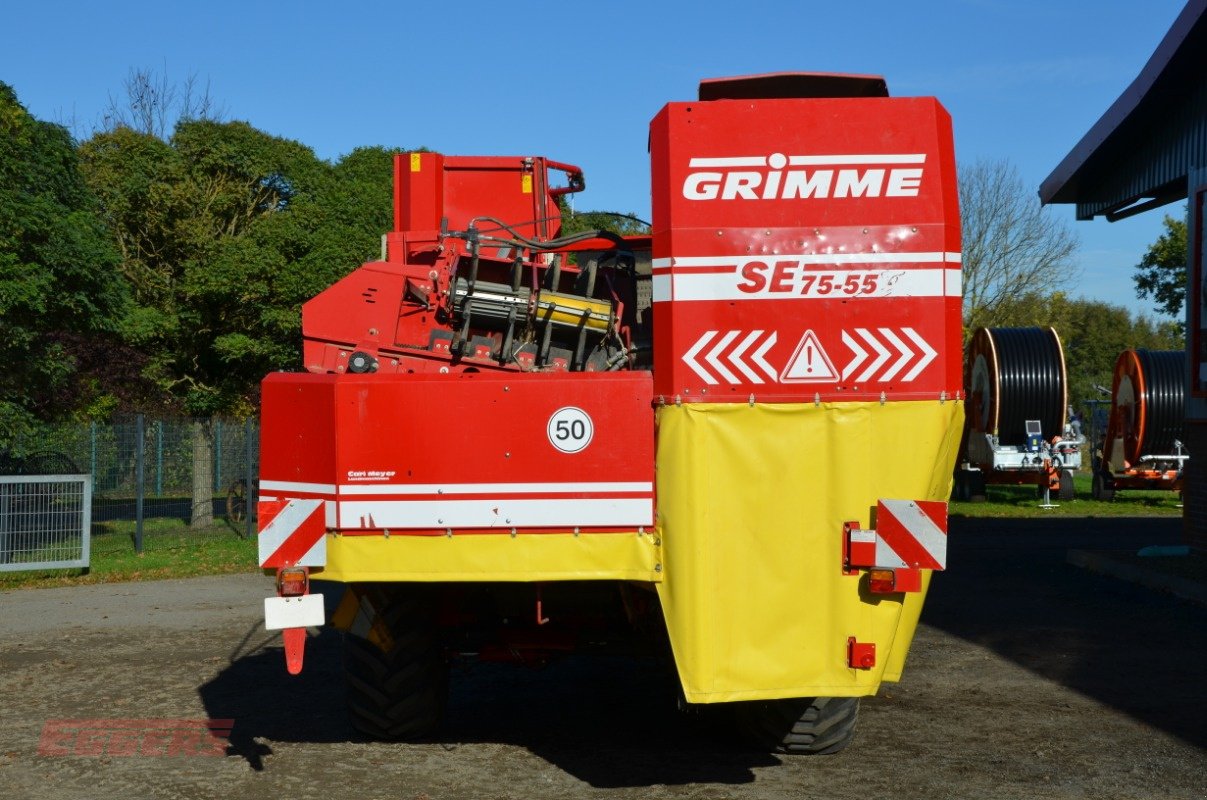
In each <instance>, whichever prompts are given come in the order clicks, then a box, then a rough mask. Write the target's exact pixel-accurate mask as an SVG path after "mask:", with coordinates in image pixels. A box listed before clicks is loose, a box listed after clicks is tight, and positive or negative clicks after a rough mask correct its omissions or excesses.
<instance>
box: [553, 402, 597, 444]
mask: <svg viewBox="0 0 1207 800" xmlns="http://www.w3.org/2000/svg"><path fill="white" fill-rule="evenodd" d="M546 433H547V435H548V436H549V444H551V445H553V446H554V447H556V448H557V449H558V450H561V451H562V452H563V453H578V452H581V451H583V450H584V449H586V447H587V445H589V444H591V437H592V436H594V435H595V424H594V423H592V422H591V417H590V416H589V415H588V414H587V412H586V411H583V410H582V409H581V408H576V407H574V406H565V407H563V408H559V409H558V410H557V411H554V412H553V416H551V417H550V418H549V425H548V427H547V428H546Z"/></svg>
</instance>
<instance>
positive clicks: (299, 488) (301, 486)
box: [260, 480, 335, 494]
mask: <svg viewBox="0 0 1207 800" xmlns="http://www.w3.org/2000/svg"><path fill="white" fill-rule="evenodd" d="M265 489H269V490H274V491H278V492H306V493H307V494H335V484H334V483H295V482H292V481H265V480H262V481H260V491H264V490H265Z"/></svg>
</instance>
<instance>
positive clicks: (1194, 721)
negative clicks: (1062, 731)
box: [922, 516, 1207, 747]
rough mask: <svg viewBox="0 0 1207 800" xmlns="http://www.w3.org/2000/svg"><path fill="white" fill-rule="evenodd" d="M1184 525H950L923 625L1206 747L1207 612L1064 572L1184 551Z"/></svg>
mask: <svg viewBox="0 0 1207 800" xmlns="http://www.w3.org/2000/svg"><path fill="white" fill-rule="evenodd" d="M1181 525H1182V520H1181V519H1180V518H1178V517H1145V518H1111V517H1103V518H1084V519H1067V518H1065V519H1057V518H1053V519H975V518H968V517H954V516H953V517H952V518H951V522H950V540H949V552H948V571H947V572H945V573H943V574H941V575H937V576H936V578H935V580H934V582H933V584H932V588H931V593H930V597H929V598H928V599H927V604H926V607H925V609H924V611H923V613H922V622H923V623H924V624H927V625H930V626H933V627H935V628H938V629H940V630H943V631H946V632H948V633H951V634H954V635H957V636H959V637H961V638H963V639H965V640H968V641H971V642H974V643H976V644H978V645H982V646H984V647H987V648H989V649H990V650H992V651H994V652H995V653H998V654H1000V655H1002V656H1004V657H1006V658H1008V659H1010V660H1011V661H1013V662H1015V663H1016V664H1019V665H1021V666H1023V667H1025V668H1026V669H1028V670H1031V671H1032V672H1034V673H1036V674H1038V675H1041V676H1042V677H1044V678H1046V679H1048V680H1051V681H1055V682H1058V683H1060V684H1062V685H1064V686H1067V687H1069V688H1071V689H1074V690H1075V691H1077V692H1080V693H1081V694H1083V695H1086V696H1088V697H1091V698H1094V699H1095V700H1097V701H1099V702H1101V703H1103V704H1106V705H1108V706H1111V707H1113V708H1116V709H1118V710H1120V711H1123V712H1124V713H1127V714H1128V715H1130V716H1132V717H1134V718H1135V719H1137V720H1140V721H1142V722H1144V723H1145V724H1147V725H1150V726H1152V727H1153V728H1156V729H1159V730H1162V731H1166V732H1168V733H1170V734H1173V735H1175V736H1177V737H1179V738H1181V739H1183V740H1185V741H1187V742H1189V743H1191V744H1194V745H1197V746H1199V747H1207V718H1205V717H1204V714H1203V710H1204V709H1205V708H1207V681H1204V680H1203V675H1204V668H1203V665H1204V664H1205V663H1207V610H1204V609H1203V608H1201V607H1198V606H1195V605H1193V604H1191V603H1187V602H1184V601H1181V600H1179V599H1178V598H1176V597H1173V596H1171V595H1166V594H1162V593H1160V592H1156V591H1153V590H1151V589H1147V588H1144V587H1142V586H1137V585H1133V584H1129V583H1125V582H1123V581H1120V580H1117V579H1114V578H1109V577H1105V576H1101V575H1096V574H1094V573H1090V572H1086V571H1084V570H1081V569H1078V568H1076V567H1073V566H1070V565H1069V564H1067V563H1066V561H1065V558H1066V554H1067V552H1068V550H1069V549H1070V548H1078V549H1085V550H1137V549H1139V548H1141V547H1144V546H1146V545H1158V544H1160V545H1167V544H1178V543H1179V542H1180V532H1181Z"/></svg>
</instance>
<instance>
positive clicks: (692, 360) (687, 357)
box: [683, 331, 717, 386]
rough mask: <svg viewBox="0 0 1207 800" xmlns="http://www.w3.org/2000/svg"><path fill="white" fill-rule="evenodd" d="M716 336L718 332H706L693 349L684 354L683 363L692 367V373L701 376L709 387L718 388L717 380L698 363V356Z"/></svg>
mask: <svg viewBox="0 0 1207 800" xmlns="http://www.w3.org/2000/svg"><path fill="white" fill-rule="evenodd" d="M716 335H717V332H716V331H705V333H704V335H703V336H701V337H700V338H699V339H697V340H696V343H695V344H693V345H692V346H691V349H690V350H688V351H687V352H686V353H684V354H683V363H684V364H687V366H689V367H691V370H692V372H694V373H696V374H697V375H699V376H700V378H701V380H703V381H704V382H705V383H707V384H708V385H709V386H716V384H717V379H716V378H714V377H713V376H712V375H710V374H709V372H708V370H706V369H704V367H702V366H700V364H699V363H698V362H697V361H696V356H697V355H699V354H700V351H701V350H703V349H704V348H705V347H707V346H708V343H709V342H711V341H712V337H714V336H716Z"/></svg>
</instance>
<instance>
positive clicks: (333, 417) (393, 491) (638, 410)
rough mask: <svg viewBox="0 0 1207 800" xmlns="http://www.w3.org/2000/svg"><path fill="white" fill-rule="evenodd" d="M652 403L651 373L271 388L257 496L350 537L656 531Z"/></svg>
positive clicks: (421, 378)
mask: <svg viewBox="0 0 1207 800" xmlns="http://www.w3.org/2000/svg"><path fill="white" fill-rule="evenodd" d="M296 398H303V399H305V400H307V401H308V402H302V403H294V402H291V401H293V400H294V399H296ZM651 402H652V388H651V377H650V374H649V373H647V372H626V373H578V374H574V375H565V374H527V375H515V374H502V373H485V372H483V373H450V374H414V375H381V374H379V375H352V374H344V375H284V374H281V375H274V376H271V378H270V380H269V381H266V383H265V391H264V416H265V420H266V421H267V420H273V424H272V425H271V426H270V427H269V428H267V429H266V430H267V433H266V437H267V438H266V439H265V452H266V453H268V452H270V451H271V452H272V453H273V456H272V458H270V459H268V460H266V461H265V464H264V468H263V470H262V488H261V491H262V492H263V493H266V494H274V495H276V494H279V495H281V496H286V497H288V496H299V495H297V493H296V492H294V491H293V487H291V486H289V485H288V484H289V483H294V484H297V485H299V486H300V487H301V489H303V490H304V489H307V488H309V489H312V490H314V491H319V493H320V494H321V495H322V496H324V497H327V498H328V499H330V500H332V501H335V502H336V503H337V505H338V516H337V517H336V518H334V519H332V518H329V519H328V527H336V528H340V529H347V530H381V529H391V530H407V531H411V532H417V533H424V532H426V533H437V532H438V533H444V532H445V529H446V528H447V529H456V530H467V529H472V530H499V531H508V530H511V529H521V530H534V529H538V530H539V529H548V528H556V529H561V530H566V529H568V528H571V527H582V528H584V529H585V528H597V529H623V528H627V529H632V528H635V527H639V526H643V525H651V524H652V523H653V481H654V474H653V472H654V452H653V450H654V418H653V410H652V406H651ZM311 445H313V447H314V448H315V451H316V452H315V453H308V454H305V455H304V456H303V454H304V453H305V451H306V450H307V449H308V447H309V446H311ZM333 447H334V449H333ZM278 451H282V452H278ZM324 485H327V486H326V494H322V490H323V489H324ZM301 496H306V494H305V492H303V494H302V495H301ZM329 505H330V504H329Z"/></svg>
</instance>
